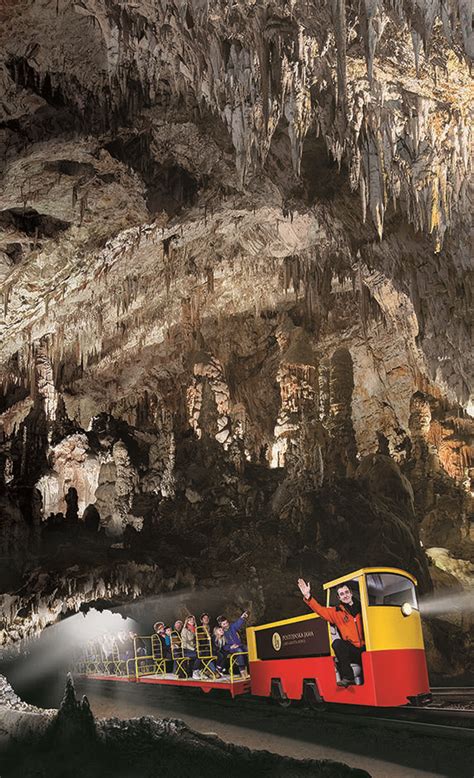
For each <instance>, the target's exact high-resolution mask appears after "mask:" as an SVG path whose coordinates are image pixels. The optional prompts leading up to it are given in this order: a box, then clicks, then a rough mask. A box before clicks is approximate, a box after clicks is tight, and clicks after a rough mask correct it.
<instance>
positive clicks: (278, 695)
mask: <svg viewBox="0 0 474 778" xmlns="http://www.w3.org/2000/svg"><path fill="white" fill-rule="evenodd" d="M270 698H271V699H272V700H273V701H274V702H276V703H277V704H278V705H279V706H280V708H289V707H290V705H291V702H292V701H291V700H290V699H288V697H287V696H286V694H285V692H284V690H283V686H282V683H281V680H280V678H272V682H271V688H270Z"/></svg>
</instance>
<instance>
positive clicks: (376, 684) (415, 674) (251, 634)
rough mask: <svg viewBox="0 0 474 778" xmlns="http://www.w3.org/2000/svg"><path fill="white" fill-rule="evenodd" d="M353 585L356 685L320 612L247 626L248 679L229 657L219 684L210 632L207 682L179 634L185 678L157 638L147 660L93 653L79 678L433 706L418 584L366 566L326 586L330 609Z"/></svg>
mask: <svg viewBox="0 0 474 778" xmlns="http://www.w3.org/2000/svg"><path fill="white" fill-rule="evenodd" d="M343 584H347V585H349V586H350V588H351V590H352V592H353V594H354V597H355V598H356V599H357V600H358V601H359V602H360V608H361V615H362V624H363V630H364V637H365V650H364V651H363V652H362V654H361V664H353V665H352V669H353V671H354V679H355V683H354V684H353V685H350V686H347V687H344V686H341V685H338V681H340V676H339V669H338V666H337V662H336V659H335V656H334V651H333V648H332V644H333V641H334V640H336V639H337V638H338V637H339V633H338V631H337V628H336V627H335V626H334V625H333V624H330V623H329V622H327V621H325V620H324V619H322V618H321V617H320V616H318V615H317V614H315V613H313V612H312V613H308V614H305V615H302V616H295V617H293V618H288V619H283V620H281V621H275V622H271V623H267V624H260V625H258V626H251V627H247V629H246V637H247V648H248V650H247V652H240V653H241V654H242V653H245V655H246V661H248V667H249V678H242V677H241V675H240V673H239V672H238V668H237V663H236V659H237V657H236V655H231V658H230V668H229V670H230V674H229V676H228V677H227V678H224V679H222V678H218V677H217V676H216V675H215V674H214V673H213V672H212V667H213V666H214V665H213V660H214V659H215V657H213V654H212V646H211V642H210V640H209V637H208V636H207V635H206V634H204V633H203V632H201V633H199V628H198V635H197V653H198V657H199V659H200V660H201V664H202V667H203V669H204V671H205V674H206V675H207V677H202V678H200V679H194V678H192V677H188V673H187V670H186V664H187V661H188V660H187V659H186V657H185V656H184V653H183V650H182V646H181V645H180V639H179V634H178V633H176V634H175V635H174V636H173V640H172V645H171V651H172V658H173V661H174V664H175V669H176V668H178V669H179V675H181V677H176V675H171V674H170V673H169V672H168V666H167V662H166V659H165V657H164V656H163V653H162V645H161V641H160V640H159V639H158V637H157V636H153V635H152V636H145V637H141V638H140V641H141V645H142V646H143V645H146V646H147V649H146V651H145V653H143V650H142V653H141V655H140V654H139V652H138V651H137V650H136V649H135V651H134V654H135V655H134V656H133V657H132V658H129V659H127V660H125V661H124V660H123V659H121V658H120V656H119V654H118V651H116V652H115V653H114V652H112V655H111V656H108V657H107V658H104V657H101V656H97V654H93V653H91V652H89V655H87V654H86V656H84V657H82V659H81V661H80V662H79V664H78V666H77V668H76V672H77V673H78V674H79V675H80V676H81V677H87V678H90V679H95V680H108V681H109V680H114V681H120V682H129V683H146V684H156V685H168V686H177V687H183V686H184V687H199V688H201V689H202V691H204V692H206V693H208V692H210V691H211V690H213V689H221V690H226V691H228V692H230V694H231V696H232V697H233V698H235V697H237V696H239V695H241V694H252V695H254V696H256V697H267V698H272V699H274V700H276V702H278V703H279V704H280V705H282V706H287V705H290V704H291V703H292V702H293V701H300V700H303V701H305V702H307V703H308V704H310V705H314V706H318V705H326V704H331V703H338V704H343V705H346V704H347V705H361V706H370V707H394V706H404V705H415V706H420V705H424V704H427V703H428V702H430V701H431V693H430V687H429V680H428V670H427V665H426V656H425V648H424V642H423V633H422V625H421V617H420V611H419V607H418V600H417V594H416V589H417V581H416V578H415V577H414V576H413V575H411V574H410V573H407V572H406V571H404V570H400V569H398V568H392V567H367V568H361V569H359V570H356V571H354V572H352V573H349V574H347V575H344V576H341V577H340V578H336V579H335V580H332V581H329V582H328V583H325V584H324V585H323V589H324V590H325V593H326V605H327V606H335V605H337V604H338V599H337V589H338V588H339V587H341V586H342V585H343Z"/></svg>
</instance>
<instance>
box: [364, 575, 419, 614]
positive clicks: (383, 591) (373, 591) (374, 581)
mask: <svg viewBox="0 0 474 778" xmlns="http://www.w3.org/2000/svg"><path fill="white" fill-rule="evenodd" d="M367 594H368V595H369V605H396V606H397V607H400V606H401V605H403V603H404V602H408V603H410V605H411V606H412V608H416V609H418V602H417V599H416V591H415V586H414V584H413V583H412V581H410V579H409V578H405V577H404V576H403V575H397V574H396V573H369V574H368V575H367Z"/></svg>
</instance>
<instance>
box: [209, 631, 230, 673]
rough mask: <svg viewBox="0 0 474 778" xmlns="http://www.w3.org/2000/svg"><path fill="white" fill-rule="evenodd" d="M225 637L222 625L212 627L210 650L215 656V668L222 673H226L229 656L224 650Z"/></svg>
mask: <svg viewBox="0 0 474 778" xmlns="http://www.w3.org/2000/svg"><path fill="white" fill-rule="evenodd" d="M224 646H225V637H224V630H223V629H222V627H214V629H213V631H212V650H213V652H214V654H215V656H216V657H217V660H216V665H217V669H218V671H219V672H220V673H222V675H224V674H227V672H228V665H229V658H228V656H227V654H226V652H225V650H224Z"/></svg>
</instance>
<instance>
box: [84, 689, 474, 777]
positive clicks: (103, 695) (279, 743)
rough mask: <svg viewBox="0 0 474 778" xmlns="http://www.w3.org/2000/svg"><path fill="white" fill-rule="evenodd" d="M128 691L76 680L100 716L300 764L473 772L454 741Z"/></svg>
mask: <svg viewBox="0 0 474 778" xmlns="http://www.w3.org/2000/svg"><path fill="white" fill-rule="evenodd" d="M123 686H124V685H122V684H111V683H107V682H101V683H100V684H99V685H93V684H92V683H91V682H87V681H83V680H82V681H77V682H76V689H77V692H78V693H80V694H83V693H86V694H87V697H88V699H89V702H90V705H91V708H92V711H93V713H94V715H95V716H96V717H98V718H109V717H114V716H115V717H119V718H135V717H140V716H150V715H152V716H155V717H159V718H161V717H163V718H166V717H169V718H180V719H183V720H184V721H185V723H186V724H187V725H188V726H190V727H191V728H193V729H195V730H196V731H198V732H201V733H208V734H209V733H212V734H216V735H218V736H219V737H220V738H222V739H223V740H225V741H227V742H232V743H234V744H237V745H242V746H247V747H248V748H252V749H265V750H268V751H272V752H273V753H276V754H280V755H285V756H292V757H295V758H297V759H310V758H311V759H334V760H336V761H341V762H345V763H346V764H348V765H350V766H351V767H356V768H360V769H364V770H366V771H367V772H368V773H369V774H370V775H371V776H372V778H402V777H403V778H407V776H410V778H411V777H413V778H422V777H423V778H432V777H433V778H434V776H450V775H453V776H454V775H456V776H462V775H466V776H467V775H470V772H469V769H468V766H467V763H466V769H465V772H464V770H463V766H462V765H460V764H459V761H457V763H456V764H454V761H456V760H454V761H453V758H454V754H453V750H454V748H456V747H457V746H456V744H454V745H453V743H452V742H450V741H446V742H445V743H440V742H439V741H438V742H436V743H433V740H432V739H429V738H427V737H424V736H414V735H411V734H410V735H408V734H407V735H406V736H405V735H403V734H401V733H400V734H397V733H393V732H392V733H387V734H384V733H382V732H380V731H373V730H372V731H371V730H368V729H367V730H366V729H364V730H362V729H361V728H359V727H357V728H351V727H350V726H348V725H345V724H336V723H333V722H331V724H329V725H327V724H325V725H324V726H321V723H320V722H316V721H315V718H314V716H313V715H312V712H311V711H308V710H305V709H302V708H296V709H291V710H282V709H279V708H278V707H277V706H275V705H274V704H272V703H267V702H266V701H262V702H260V701H256V700H255V699H247V698H246V699H245V700H244V699H240V700H238V701H232V700H231V699H230V698H227V697H226V696H225V694H222V692H219V691H216V692H212V693H211V694H209V695H206V696H204V695H203V694H202V692H198V691H191V690H171V689H164V688H161V689H160V690H159V691H158V690H156V689H142V688H140V689H138V688H130V685H128V684H127V685H126V688H123ZM117 687H119V688H117ZM316 726H317V729H316Z"/></svg>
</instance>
